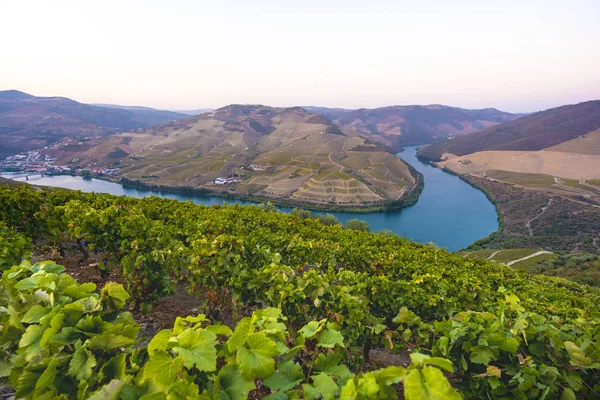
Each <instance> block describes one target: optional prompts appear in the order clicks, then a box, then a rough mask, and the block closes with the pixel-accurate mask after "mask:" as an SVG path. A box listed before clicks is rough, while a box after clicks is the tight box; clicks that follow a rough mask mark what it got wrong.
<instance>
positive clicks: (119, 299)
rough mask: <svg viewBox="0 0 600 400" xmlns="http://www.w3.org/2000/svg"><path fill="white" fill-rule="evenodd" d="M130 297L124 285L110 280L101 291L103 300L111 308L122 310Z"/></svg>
mask: <svg viewBox="0 0 600 400" xmlns="http://www.w3.org/2000/svg"><path fill="white" fill-rule="evenodd" d="M130 298H131V296H129V293H127V291H126V290H125V288H123V285H120V284H118V283H114V282H108V283H107V284H106V285H104V287H103V288H102V291H101V292H100V300H101V302H102V303H104V304H106V306H107V307H108V308H110V309H111V310H120V309H121V308H123V307H124V306H125V303H127V300H129V299H130Z"/></svg>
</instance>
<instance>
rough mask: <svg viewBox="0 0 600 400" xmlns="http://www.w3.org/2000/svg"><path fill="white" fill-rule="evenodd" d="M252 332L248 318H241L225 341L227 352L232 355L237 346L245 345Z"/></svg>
mask: <svg viewBox="0 0 600 400" xmlns="http://www.w3.org/2000/svg"><path fill="white" fill-rule="evenodd" d="M252 332H254V325H253V324H252V320H251V319H250V318H248V317H246V318H242V320H241V321H240V322H239V323H238V324H237V326H236V327H235V330H234V331H233V334H232V335H231V337H230V338H229V340H228V341H227V348H228V349H229V351H230V352H232V353H233V352H235V351H236V350H237V348H238V347H239V346H242V345H244V344H246V340H247V339H248V335H249V334H250V333H252Z"/></svg>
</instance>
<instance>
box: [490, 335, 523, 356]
mask: <svg viewBox="0 0 600 400" xmlns="http://www.w3.org/2000/svg"><path fill="white" fill-rule="evenodd" d="M490 344H491V345H495V346H498V348H499V349H500V350H502V351H506V352H508V353H511V354H515V353H516V352H517V350H518V348H519V341H518V340H517V339H516V338H514V337H509V336H507V335H506V333H503V332H498V333H495V334H493V335H491V337H490Z"/></svg>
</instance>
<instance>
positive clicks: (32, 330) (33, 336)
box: [19, 325, 45, 347]
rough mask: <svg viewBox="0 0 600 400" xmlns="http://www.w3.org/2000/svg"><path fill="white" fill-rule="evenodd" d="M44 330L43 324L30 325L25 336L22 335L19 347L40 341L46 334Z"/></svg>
mask: <svg viewBox="0 0 600 400" xmlns="http://www.w3.org/2000/svg"><path fill="white" fill-rule="evenodd" d="M44 330H45V328H44V327H43V326H41V325H29V326H28V327H27V329H26V330H25V333H24V334H23V336H21V340H20V341H19V347H27V346H30V345H32V344H33V343H37V342H39V341H40V339H41V338H42V335H43V334H44Z"/></svg>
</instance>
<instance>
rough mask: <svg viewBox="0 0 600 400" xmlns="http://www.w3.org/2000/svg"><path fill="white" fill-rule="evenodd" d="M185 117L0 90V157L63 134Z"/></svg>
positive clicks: (119, 129) (104, 133)
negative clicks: (0, 144)
mask: <svg viewBox="0 0 600 400" xmlns="http://www.w3.org/2000/svg"><path fill="white" fill-rule="evenodd" d="M185 117H187V115H185V114H182V113H175V112H171V111H162V110H154V109H152V108H146V107H127V108H113V107H106V106H98V105H89V104H82V103H78V102H76V101H74V100H71V99H67V98H64V97H36V96H32V95H30V94H27V93H23V92H20V91H18V90H5V91H0V140H1V141H2V146H0V158H4V157H6V156H8V155H11V154H15V153H19V152H22V151H27V150H33V149H39V148H43V147H44V146H48V145H50V144H52V143H55V142H58V141H60V140H62V139H64V138H66V137H73V138H85V137H92V136H107V135H110V134H112V133H116V132H122V131H130V130H136V129H139V128H145V127H148V126H151V125H157V124H162V123H165V122H168V121H172V120H178V119H182V118H185Z"/></svg>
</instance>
